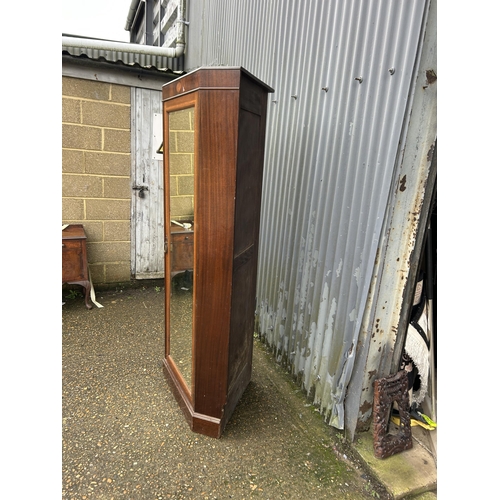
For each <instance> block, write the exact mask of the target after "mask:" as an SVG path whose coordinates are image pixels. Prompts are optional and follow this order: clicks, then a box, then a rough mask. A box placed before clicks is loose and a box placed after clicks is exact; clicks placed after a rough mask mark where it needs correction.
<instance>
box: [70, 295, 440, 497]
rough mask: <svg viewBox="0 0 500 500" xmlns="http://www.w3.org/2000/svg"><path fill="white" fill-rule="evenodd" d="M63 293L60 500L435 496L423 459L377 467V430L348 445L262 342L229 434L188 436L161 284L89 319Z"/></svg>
mask: <svg viewBox="0 0 500 500" xmlns="http://www.w3.org/2000/svg"><path fill="white" fill-rule="evenodd" d="M63 296H64V292H63ZM66 296H67V297H68V298H66V299H63V300H65V304H64V305H63V310H62V319H63V327H62V375H63V385H62V390H63V394H62V398H63V399H62V412H63V415H62V416H63V427H62V440H63V456H62V459H63V463H62V498H64V499H75V500H76V499H83V500H87V499H106V500H112V499H113V500H116V499H127V500H131V499H147V500H150V499H158V500H163V499H167V498H171V499H214V498H218V499H226V498H233V499H247V498H248V499H250V498H268V499H273V500H275V499H281V498H283V499H284V498H287V499H309V498H312V497H314V498H318V499H320V498H325V499H326V498H328V499H332V498H333V499H335V498H339V499H373V498H379V499H387V500H389V499H394V498H398V499H399V498H409V497H414V495H415V494H418V495H421V496H419V497H418V498H420V499H421V500H424V499H425V500H427V499H430V498H435V493H430V496H429V493H427V490H435V476H434V479H432V480H430V481H429V480H426V481H424V482H425V486H423V483H424V482H422V481H420V480H419V481H416V482H413V481H412V480H410V479H411V477H413V475H416V474H417V472H418V471H420V472H418V474H420V476H422V474H423V476H425V477H427V476H429V477H430V475H432V473H431V472H429V471H430V470H431V469H432V467H430V468H429V469H427V468H426V467H423V466H424V465H430V464H423V463H422V462H419V461H418V460H419V459H420V460H421V459H422V456H419V457H420V458H419V459H416V460H417V461H412V460H410V461H408V460H407V457H408V456H409V455H408V453H410V452H412V450H409V451H408V452H404V454H401V455H400V456H398V457H391V458H390V459H385V460H384V461H380V460H379V461H377V460H376V459H375V458H374V456H373V451H372V449H373V440H372V437H371V435H370V434H369V433H366V434H363V435H362V436H360V439H358V440H357V441H356V443H355V444H354V446H351V444H350V443H347V442H346V441H345V440H344V439H343V436H342V433H341V432H340V431H338V430H335V429H333V428H332V427H329V426H327V425H326V424H325V423H324V421H323V418H322V417H321V415H320V414H319V413H318V411H317V410H316V409H315V408H314V406H312V405H311V403H310V401H308V400H307V398H306V397H305V396H304V394H303V393H302V391H301V390H300V389H299V388H298V387H297V386H295V384H294V383H293V382H292V381H291V378H290V376H289V375H288V374H287V373H285V372H284V370H283V369H282V368H281V367H280V366H279V365H277V364H276V363H275V362H274V359H273V357H272V356H271V354H270V353H269V352H268V351H267V349H266V348H265V346H263V345H262V344H261V343H260V342H259V341H258V340H255V343H254V361H253V372H252V381H251V382H250V385H249V387H248V388H247V390H246V391H245V393H244V395H243V397H242V399H241V401H240V403H239V404H238V406H237V408H236V410H235V413H234V414H233V416H232V418H231V420H230V421H229V423H228V425H227V427H226V430H225V433H224V434H223V436H222V437H221V438H220V439H213V438H208V437H205V436H202V435H199V434H194V433H192V432H191V431H190V429H189V426H188V425H187V423H186V421H185V419H184V416H183V414H182V412H181V410H180V408H179V407H178V405H177V403H176V401H175V398H174V397H173V395H172V393H171V392H170V390H169V387H168V385H167V383H166V380H165V378H164V375H163V370H162V362H161V361H162V357H163V336H164V326H163V307H164V306H163V291H162V289H161V286H139V287H137V288H116V289H113V290H108V291H98V293H97V299H98V301H99V302H100V303H101V304H102V305H103V306H104V307H103V308H102V309H98V308H96V307H94V308H93V309H92V310H90V311H88V310H87V309H86V308H85V305H84V302H83V298H81V297H76V298H69V295H68V293H67V292H66ZM413 452H414V450H413ZM403 455H405V456H404V457H403ZM412 456H413V455H412ZM426 459H428V457H427V458H426ZM400 461H402V463H403V464H404V466H403V465H401V466H400V465H397V464H399V462H400ZM381 467H382V468H381ZM384 467H385V469H384ZM422 471H424V472H423V473H422ZM434 472H435V471H434ZM396 479H397V480H398V481H399V484H400V486H398V487H395V486H394V484H395V483H396V482H397V481H396ZM427 479H428V477H427ZM422 494H423V495H424V496H422Z"/></svg>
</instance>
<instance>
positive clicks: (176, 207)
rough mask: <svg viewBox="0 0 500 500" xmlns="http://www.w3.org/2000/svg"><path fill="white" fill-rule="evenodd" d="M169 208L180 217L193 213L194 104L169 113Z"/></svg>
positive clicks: (188, 218)
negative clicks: (192, 106)
mask: <svg viewBox="0 0 500 500" xmlns="http://www.w3.org/2000/svg"><path fill="white" fill-rule="evenodd" d="M169 121H170V123H169V127H170V130H169V155H170V210H171V214H170V215H171V217H172V218H173V219H174V220H177V221H192V220H193V217H194V108H188V109H183V110H180V111H174V112H171V113H169Z"/></svg>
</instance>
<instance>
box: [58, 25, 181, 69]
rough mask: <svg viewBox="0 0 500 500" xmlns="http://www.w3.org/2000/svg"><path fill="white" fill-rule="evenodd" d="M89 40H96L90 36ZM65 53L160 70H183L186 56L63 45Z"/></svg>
mask: <svg viewBox="0 0 500 500" xmlns="http://www.w3.org/2000/svg"><path fill="white" fill-rule="evenodd" d="M63 36H66V37H75V38H79V39H85V38H87V37H76V36H74V35H67V34H63ZM89 40H96V39H95V38H89ZM62 52H63V54H64V53H66V54H69V55H71V56H74V57H81V56H86V57H88V58H89V59H94V60H96V61H97V60H104V61H107V62H110V63H122V64H125V65H127V66H136V65H138V66H140V67H141V68H145V69H151V68H154V69H157V70H158V71H180V72H181V71H183V59H184V57H179V58H171V57H165V56H159V55H155V54H144V53H139V52H123V51H120V50H97V49H94V48H89V47H68V46H65V45H63V46H62Z"/></svg>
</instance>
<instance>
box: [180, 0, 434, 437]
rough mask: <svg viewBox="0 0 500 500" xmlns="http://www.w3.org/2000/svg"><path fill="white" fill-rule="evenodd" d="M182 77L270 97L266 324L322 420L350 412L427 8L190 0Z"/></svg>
mask: <svg viewBox="0 0 500 500" xmlns="http://www.w3.org/2000/svg"><path fill="white" fill-rule="evenodd" d="M187 7H188V11H187V19H188V21H190V25H189V29H188V33H187V34H188V49H187V53H186V69H187V70H190V69H195V68H197V67H199V66H219V65H220V66H225V65H229V66H243V67H245V68H246V69H247V70H249V71H250V72H252V73H253V74H255V75H256V76H257V77H258V78H260V79H261V80H263V81H264V82H265V83H267V84H268V85H270V86H271V87H273V88H274V89H275V94H271V95H270V103H269V111H268V128H267V138H266V157H265V169H264V192H263V205H262V221H261V244H260V256H259V270H258V296H257V324H258V331H259V334H260V335H261V337H262V338H263V339H264V340H265V341H266V342H268V343H269V344H270V345H271V346H273V348H274V349H275V350H276V355H277V358H278V359H279V360H281V361H282V362H283V363H285V364H287V366H288V367H289V369H290V370H291V372H292V373H294V374H295V375H298V376H299V378H300V380H301V384H302V385H303V387H304V388H305V390H307V391H308V392H309V393H313V394H314V401H315V403H316V404H318V405H319V406H320V408H321V410H322V412H323V413H324V415H325V418H326V420H327V421H328V422H329V423H330V424H331V425H334V426H336V427H338V428H343V426H344V410H343V401H344V397H345V393H346V388H347V385H348V383H349V379H350V376H351V372H352V367H353V363H354V356H355V353H356V343H357V340H358V336H359V331H360V326H361V322H362V319H363V313H364V309H365V304H366V300H367V295H368V290H369V287H370V282H371V278H372V273H373V269H374V263H375V257H376V254H377V249H378V245H379V240H380V232H381V227H382V223H383V219H384V214H385V211H386V207H387V200H388V195H389V191H390V188H391V183H392V177H393V172H394V166H395V162H396V158H397V155H398V151H399V148H400V138H401V134H402V128H403V123H404V117H405V112H406V104H407V99H408V96H409V93H410V86H411V81H412V74H413V69H414V64H415V59H416V54H417V49H418V45H419V40H420V34H421V29H422V22H423V19H424V17H425V11H426V8H427V2H426V1H425V0H406V1H403V0H393V1H390V0H373V1H363V0H339V1H333V0H332V1H321V0H316V1H314V0H312V1H309V2H302V1H287V0H275V1H265V0H240V1H238V2H235V1H230V0H211V1H210V2H208V1H206V0H189V1H188V3H187Z"/></svg>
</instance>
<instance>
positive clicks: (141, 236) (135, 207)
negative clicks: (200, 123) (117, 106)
mask: <svg viewBox="0 0 500 500" xmlns="http://www.w3.org/2000/svg"><path fill="white" fill-rule="evenodd" d="M131 104H132V113H131V115H132V124H131V128H132V151H131V157H132V186H131V188H132V204H131V207H132V214H131V252H132V255H131V266H132V269H131V271H132V276H135V278H137V279H154V278H163V269H164V263H163V226H164V222H163V220H164V216H163V156H162V154H161V153H158V150H159V148H160V146H161V143H162V115H161V91H158V90H148V89H140V88H136V89H133V90H132V99H131Z"/></svg>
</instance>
